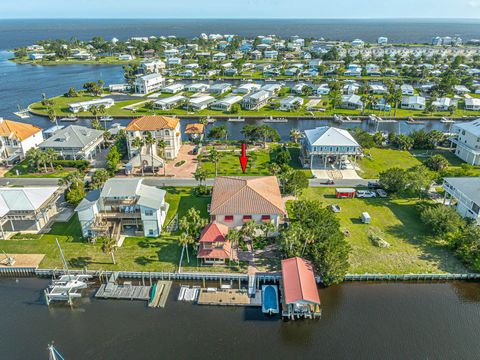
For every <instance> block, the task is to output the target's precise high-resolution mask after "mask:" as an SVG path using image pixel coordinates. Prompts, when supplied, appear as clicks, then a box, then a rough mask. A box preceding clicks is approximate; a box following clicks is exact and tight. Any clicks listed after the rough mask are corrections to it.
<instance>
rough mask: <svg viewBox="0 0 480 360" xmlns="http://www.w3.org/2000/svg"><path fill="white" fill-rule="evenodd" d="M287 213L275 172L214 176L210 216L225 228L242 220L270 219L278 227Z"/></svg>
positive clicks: (240, 222)
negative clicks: (269, 174)
mask: <svg viewBox="0 0 480 360" xmlns="http://www.w3.org/2000/svg"><path fill="white" fill-rule="evenodd" d="M286 215H287V212H286V210H285V205H284V202H283V200H282V196H281V195H280V188H279V186H278V180H277V178H276V177H275V176H258V177H250V176H238V177H235V176H219V177H216V178H215V182H214V184H213V190H212V202H211V204H210V220H211V221H212V222H217V223H219V224H223V225H225V226H227V227H228V228H240V227H241V226H243V224H244V223H246V222H249V221H255V222H256V223H258V224H261V223H264V222H271V223H272V224H274V225H275V227H278V225H279V224H281V223H283V222H284V218H285V216H286Z"/></svg>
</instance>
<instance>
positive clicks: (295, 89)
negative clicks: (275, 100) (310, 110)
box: [291, 82, 308, 95]
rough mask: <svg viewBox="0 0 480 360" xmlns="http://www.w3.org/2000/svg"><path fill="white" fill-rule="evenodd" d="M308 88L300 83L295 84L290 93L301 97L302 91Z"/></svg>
mask: <svg viewBox="0 0 480 360" xmlns="http://www.w3.org/2000/svg"><path fill="white" fill-rule="evenodd" d="M306 88H308V85H307V84H305V83H303V82H301V83H298V84H295V85H293V87H292V89H291V91H292V93H293V94H297V95H302V94H303V91H304V90H305V89H306Z"/></svg>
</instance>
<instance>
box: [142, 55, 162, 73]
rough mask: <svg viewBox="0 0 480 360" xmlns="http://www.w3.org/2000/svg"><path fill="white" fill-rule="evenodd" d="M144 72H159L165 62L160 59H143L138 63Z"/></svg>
mask: <svg viewBox="0 0 480 360" xmlns="http://www.w3.org/2000/svg"><path fill="white" fill-rule="evenodd" d="M140 68H141V69H142V70H143V73H144V74H153V73H161V72H162V71H163V70H165V63H164V62H163V61H162V60H160V59H155V60H145V61H142V62H141V63H140Z"/></svg>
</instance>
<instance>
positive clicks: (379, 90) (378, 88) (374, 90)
mask: <svg viewBox="0 0 480 360" xmlns="http://www.w3.org/2000/svg"><path fill="white" fill-rule="evenodd" d="M369 92H370V94H375V95H383V94H386V93H387V92H388V90H387V88H386V87H385V86H384V85H378V84H372V85H370V90H369Z"/></svg>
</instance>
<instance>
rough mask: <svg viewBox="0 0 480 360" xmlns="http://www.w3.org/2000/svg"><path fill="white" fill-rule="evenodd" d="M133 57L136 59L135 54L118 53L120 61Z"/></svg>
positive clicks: (129, 59)
mask: <svg viewBox="0 0 480 360" xmlns="http://www.w3.org/2000/svg"><path fill="white" fill-rule="evenodd" d="M133 59H134V57H133V55H130V54H120V55H118V60H120V61H131V60H133Z"/></svg>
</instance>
